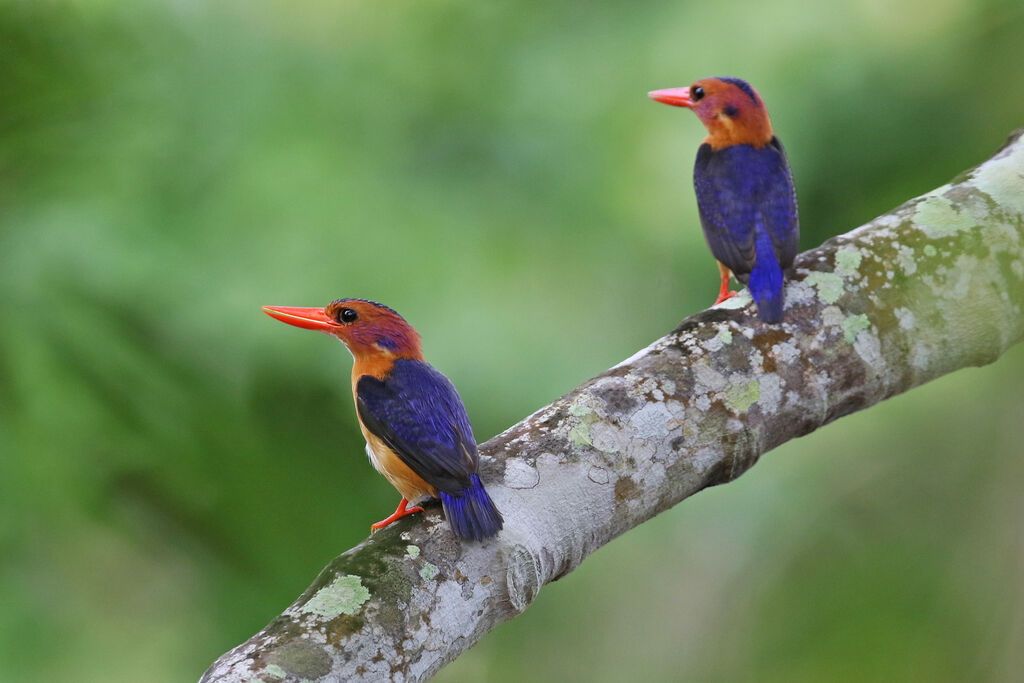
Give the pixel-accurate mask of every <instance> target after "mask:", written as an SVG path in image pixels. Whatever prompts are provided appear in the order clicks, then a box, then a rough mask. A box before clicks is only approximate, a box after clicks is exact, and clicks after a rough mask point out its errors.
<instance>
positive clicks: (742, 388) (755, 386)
mask: <svg viewBox="0 0 1024 683" xmlns="http://www.w3.org/2000/svg"><path fill="white" fill-rule="evenodd" d="M760 397H761V385H760V383H759V382H758V381H757V380H751V381H749V382H746V383H744V384H733V385H732V386H731V387H729V390H728V391H726V392H725V405H726V406H728V407H729V408H731V409H732V410H735V411H736V412H738V413H745V412H747V410H749V409H750V406H752V405H754V404H755V403H757V399H758V398H760Z"/></svg>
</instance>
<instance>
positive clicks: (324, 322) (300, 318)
mask: <svg viewBox="0 0 1024 683" xmlns="http://www.w3.org/2000/svg"><path fill="white" fill-rule="evenodd" d="M263 312H264V313H266V314H267V315H269V316H270V317H271V318H274V319H276V320H280V321H281V322H283V323H288V324H289V325H295V327H301V328H302V329H304V330H318V331H320V332H330V331H331V330H333V329H334V328H336V327H339V325H338V323H337V321H335V320H332V319H331V318H329V317H327V314H326V313H324V309H322V308H300V307H297V306H264V307H263Z"/></svg>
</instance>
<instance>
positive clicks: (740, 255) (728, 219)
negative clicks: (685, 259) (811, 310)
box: [693, 137, 800, 282]
mask: <svg viewBox="0 0 1024 683" xmlns="http://www.w3.org/2000/svg"><path fill="white" fill-rule="evenodd" d="M693 185H694V189H695V190H696V192H697V207H698V209H699V210H700V222H701V225H702V226H703V228H704V237H705V238H706V239H707V242H708V246H709V247H710V248H711V253H712V254H713V255H714V257H715V258H716V259H718V260H719V261H721V262H722V263H723V264H725V265H726V267H728V268H729V269H730V270H731V271H733V273H735V274H736V277H737V278H738V279H739V280H740V281H741V282H746V279H747V276H748V275H749V274H750V271H751V270H753V269H754V263H755V260H756V249H755V242H756V235H757V230H758V227H759V226H760V227H761V229H763V230H765V231H766V232H767V234H768V236H769V237H770V238H771V243H772V247H773V251H774V252H775V256H776V258H777V259H778V262H779V265H780V266H781V267H782V268H788V267H789V266H791V265H792V264H793V259H794V258H795V257H796V252H797V246H798V243H799V241H800V227H799V223H798V218H797V206H796V191H795V190H794V188H793V176H792V174H791V173H790V170H789V163H788V161H787V160H786V153H785V151H784V150H783V149H782V143H780V142H779V140H778V138H774V137H773V138H772V141H771V143H770V144H768V145H765V146H764V147H761V148H755V147H752V146H750V145H733V146H732V147H726V148H724V149H721V150H718V151H714V150H712V149H711V145H708V144H707V143H705V144H703V145H701V147H700V149H699V150H698V151H697V163H696V165H695V167H694V171H693Z"/></svg>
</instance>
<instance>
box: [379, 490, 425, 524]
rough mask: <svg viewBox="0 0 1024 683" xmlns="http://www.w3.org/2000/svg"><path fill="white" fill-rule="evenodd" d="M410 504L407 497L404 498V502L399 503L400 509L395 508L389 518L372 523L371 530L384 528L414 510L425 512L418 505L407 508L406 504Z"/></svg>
mask: <svg viewBox="0 0 1024 683" xmlns="http://www.w3.org/2000/svg"><path fill="white" fill-rule="evenodd" d="M408 504H409V501H407V500H406V499H405V498H403V499H402V502H401V503H399V504H398V509H397V510H395V511H394V512H393V513H392V514H391V516H390V517H388V518H387V519H382V520H380V521H379V522H377V523H376V524H371V525H370V530H371V531H377V530H378V529H383V528H384V527H386V526H387V525H388V524H391V523H392V522H397V521H398V520H400V519H401V518H402V517H405V516H406V515H411V514H412V513H414V512H423V508H421V507H420V506H418V505H417V506H415V507H411V508H406V507H405V506H406V505H408Z"/></svg>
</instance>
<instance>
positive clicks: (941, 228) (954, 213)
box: [914, 195, 977, 238]
mask: <svg viewBox="0 0 1024 683" xmlns="http://www.w3.org/2000/svg"><path fill="white" fill-rule="evenodd" d="M914 222H915V223H916V224H917V226H918V227H919V228H921V230H922V231H923V232H924V233H925V234H926V235H928V236H929V237H932V238H937V237H949V236H950V235H955V234H956V233H958V232H960V231H962V230H970V229H971V228H973V227H974V226H975V225H976V224H977V223H976V221H975V220H974V217H973V216H971V215H970V213H968V212H963V213H961V212H960V211H958V210H957V208H956V206H955V205H954V204H953V202H951V201H950V200H948V199H946V198H945V197H938V196H934V195H931V196H927V197H925V198H924V199H923V200H921V202H920V203H918V205H917V207H916V209H915V214H914Z"/></svg>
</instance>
